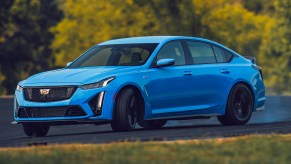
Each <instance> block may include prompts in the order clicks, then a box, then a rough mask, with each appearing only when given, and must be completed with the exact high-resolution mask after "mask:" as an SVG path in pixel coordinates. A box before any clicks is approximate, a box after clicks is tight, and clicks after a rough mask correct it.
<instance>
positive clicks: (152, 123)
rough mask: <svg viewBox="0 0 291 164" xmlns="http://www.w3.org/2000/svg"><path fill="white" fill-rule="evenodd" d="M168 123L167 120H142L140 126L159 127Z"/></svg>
mask: <svg viewBox="0 0 291 164" xmlns="http://www.w3.org/2000/svg"><path fill="white" fill-rule="evenodd" d="M166 123H167V120H150V121H147V120H142V121H139V122H138V124H139V126H141V127H143V128H146V129H159V128H161V127H163V126H164V125H165V124H166Z"/></svg>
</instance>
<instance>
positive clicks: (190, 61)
mask: <svg viewBox="0 0 291 164" xmlns="http://www.w3.org/2000/svg"><path fill="white" fill-rule="evenodd" d="M181 43H182V47H183V50H184V54H185V59H186V64H187V65H192V64H194V61H193V58H192V55H191V52H190V49H189V47H188V45H187V43H186V41H184V40H182V41H181Z"/></svg>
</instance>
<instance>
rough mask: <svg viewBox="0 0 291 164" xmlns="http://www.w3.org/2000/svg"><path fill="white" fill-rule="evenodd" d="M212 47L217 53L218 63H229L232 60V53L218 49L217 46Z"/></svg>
mask: <svg viewBox="0 0 291 164" xmlns="http://www.w3.org/2000/svg"><path fill="white" fill-rule="evenodd" d="M212 47H213V50H214V52H215V56H216V59H217V62H218V63H226V62H229V61H230V59H231V58H232V54H231V53H230V52H228V51H225V50H223V49H221V48H218V47H216V46H212Z"/></svg>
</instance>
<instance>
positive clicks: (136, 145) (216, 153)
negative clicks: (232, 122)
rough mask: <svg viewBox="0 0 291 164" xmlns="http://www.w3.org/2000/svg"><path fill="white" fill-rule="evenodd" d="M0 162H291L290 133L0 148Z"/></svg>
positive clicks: (235, 163)
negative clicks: (223, 137) (206, 138)
mask: <svg viewBox="0 0 291 164" xmlns="http://www.w3.org/2000/svg"><path fill="white" fill-rule="evenodd" d="M0 163H1V164H5V163H9V164H10V163H11V164H12V163H13V164H14V163H21V164H24V163H29V164H31V163H38V164H46V163H51V164H55V163H72V164H74V163H126V164H127V163H147V164H149V163H161V164H168V163H192V164H194V163H219V164H220V163H234V164H239V163H248V164H249V163H276V164H277V163H279V164H281V163H291V135H267V136H262V135H255V136H245V137H236V138H226V139H210V140H187V141H173V142H143V143H141V142H125V143H111V144H68V145H49V146H38V147H20V148H0Z"/></svg>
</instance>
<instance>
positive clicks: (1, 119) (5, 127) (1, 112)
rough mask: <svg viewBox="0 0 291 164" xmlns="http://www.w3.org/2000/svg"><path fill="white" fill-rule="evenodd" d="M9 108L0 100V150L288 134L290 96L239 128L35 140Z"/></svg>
mask: <svg viewBox="0 0 291 164" xmlns="http://www.w3.org/2000/svg"><path fill="white" fill-rule="evenodd" d="M12 106H13V99H12V98H0V147H15V146H29V145H47V144H62V143H110V142H123V141H161V140H178V139H179V140H180V139H205V138H218V137H232V136H240V135H249V134H273V133H274V134H286V133H291V96H269V97H267V101H266V106H265V110H264V111H262V112H255V113H253V115H252V118H251V120H250V122H249V123H248V124H247V125H243V126H222V125H220V123H219V122H218V121H217V119H216V118H215V117H213V118H210V119H200V120H183V121H168V123H167V124H166V126H165V127H164V128H162V129H158V130H145V129H142V128H137V129H136V130H135V131H131V132H113V131H112V130H111V128H110V125H98V126H95V125H65V126H53V127H51V128H50V131H49V133H48V135H47V136H46V137H38V138H33V137H27V136H26V135H25V134H24V132H23V130H22V126H21V125H12V124H11V122H12V121H13V112H12Z"/></svg>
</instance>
